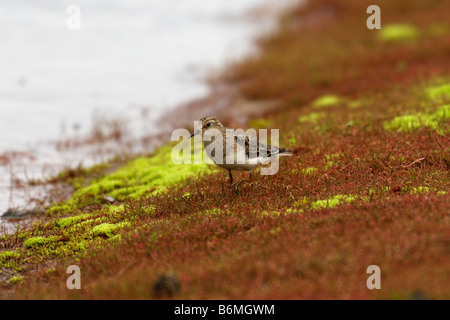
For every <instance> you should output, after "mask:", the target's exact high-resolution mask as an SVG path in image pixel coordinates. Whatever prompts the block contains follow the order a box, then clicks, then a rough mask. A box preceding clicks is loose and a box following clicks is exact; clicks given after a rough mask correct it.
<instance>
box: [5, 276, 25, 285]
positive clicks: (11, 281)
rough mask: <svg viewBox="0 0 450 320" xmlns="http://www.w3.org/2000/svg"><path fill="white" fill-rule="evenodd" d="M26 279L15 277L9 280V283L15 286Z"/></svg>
mask: <svg viewBox="0 0 450 320" xmlns="http://www.w3.org/2000/svg"><path fill="white" fill-rule="evenodd" d="M23 279H25V278H24V277H23V276H13V277H11V278H10V279H9V281H8V282H9V283H11V284H14V283H18V282H21V281H23Z"/></svg>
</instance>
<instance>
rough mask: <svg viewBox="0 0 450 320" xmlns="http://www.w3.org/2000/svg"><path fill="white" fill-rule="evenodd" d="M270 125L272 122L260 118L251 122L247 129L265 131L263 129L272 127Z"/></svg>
mask: <svg viewBox="0 0 450 320" xmlns="http://www.w3.org/2000/svg"><path fill="white" fill-rule="evenodd" d="M272 124H273V121H271V120H268V119H264V118H260V119H256V120H251V121H250V124H249V127H250V128H254V129H265V128H268V127H270V126H272Z"/></svg>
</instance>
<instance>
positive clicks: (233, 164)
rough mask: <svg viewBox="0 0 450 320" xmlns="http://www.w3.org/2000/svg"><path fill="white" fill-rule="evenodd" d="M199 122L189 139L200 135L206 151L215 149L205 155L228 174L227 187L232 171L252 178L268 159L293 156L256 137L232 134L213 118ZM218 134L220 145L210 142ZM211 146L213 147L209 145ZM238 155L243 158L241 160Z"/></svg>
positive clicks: (231, 183)
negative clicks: (244, 172)
mask: <svg viewBox="0 0 450 320" xmlns="http://www.w3.org/2000/svg"><path fill="white" fill-rule="evenodd" d="M200 122H201V128H198V129H197V130H195V131H194V133H192V134H191V136H190V137H189V138H192V137H193V136H195V135H198V134H202V139H203V145H204V147H205V150H206V149H208V147H210V146H211V147H214V148H212V149H214V150H213V151H215V152H214V153H215V154H214V155H213V154H212V153H208V152H207V154H208V156H209V157H210V158H211V160H212V161H213V162H214V163H215V164H217V165H218V166H220V167H222V168H224V169H225V170H227V171H228V174H229V177H230V186H231V185H233V175H232V174H231V171H232V170H240V171H248V172H249V173H250V177H251V173H252V171H253V170H254V169H256V168H257V167H259V166H261V165H264V164H267V163H269V162H270V160H271V158H273V157H276V156H291V155H292V152H291V151H290V150H286V149H285V148H281V147H276V146H271V145H266V144H264V143H261V142H259V140H258V138H257V137H256V136H249V135H246V134H244V133H239V132H235V130H234V129H230V128H225V127H224V126H223V125H222V123H220V121H219V120H218V119H217V118H216V117H203V118H201V119H200ZM220 135H221V136H222V139H221V141H220V140H219V144H218V143H217V142H216V139H214V140H213V139H211V136H212V137H219V138H220ZM205 136H206V139H205ZM213 143H215V145H212V144H213ZM220 143H221V144H222V145H221V146H220ZM218 152H219V153H218ZM216 154H219V156H218V157H216ZM220 155H222V156H220ZM240 156H242V157H241V158H240ZM230 159H231V161H230Z"/></svg>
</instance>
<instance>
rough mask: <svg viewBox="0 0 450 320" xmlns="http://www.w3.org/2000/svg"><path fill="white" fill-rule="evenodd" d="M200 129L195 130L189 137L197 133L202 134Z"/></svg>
mask: <svg viewBox="0 0 450 320" xmlns="http://www.w3.org/2000/svg"><path fill="white" fill-rule="evenodd" d="M200 132H201V131H200V130H195V131H194V132H193V133H192V134H191V135H190V136H189V139H190V138H192V137H193V136H196V135H198V134H200Z"/></svg>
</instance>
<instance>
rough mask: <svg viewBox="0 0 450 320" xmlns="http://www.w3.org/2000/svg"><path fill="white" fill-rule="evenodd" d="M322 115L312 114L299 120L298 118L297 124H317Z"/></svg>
mask: <svg viewBox="0 0 450 320" xmlns="http://www.w3.org/2000/svg"><path fill="white" fill-rule="evenodd" d="M322 116H323V114H321V113H317V112H312V113H309V114H307V115H304V116H301V117H300V118H298V122H300V123H305V122H308V123H317V122H319V120H320V118H322Z"/></svg>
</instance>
